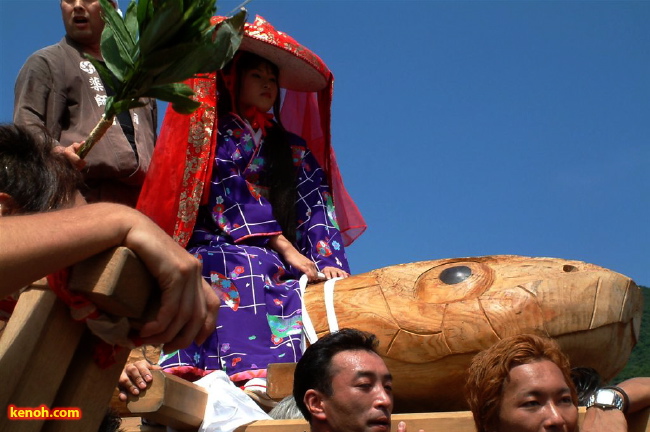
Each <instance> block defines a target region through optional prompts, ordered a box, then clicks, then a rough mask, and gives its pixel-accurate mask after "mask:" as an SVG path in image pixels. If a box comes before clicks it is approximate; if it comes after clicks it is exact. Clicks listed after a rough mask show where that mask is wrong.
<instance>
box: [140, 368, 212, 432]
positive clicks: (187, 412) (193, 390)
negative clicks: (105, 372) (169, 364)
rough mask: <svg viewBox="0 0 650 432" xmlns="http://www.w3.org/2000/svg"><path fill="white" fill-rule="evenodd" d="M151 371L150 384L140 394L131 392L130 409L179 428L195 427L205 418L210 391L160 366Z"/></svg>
mask: <svg viewBox="0 0 650 432" xmlns="http://www.w3.org/2000/svg"><path fill="white" fill-rule="evenodd" d="M151 375H152V377H153V381H152V383H151V385H150V386H149V388H147V389H146V390H143V391H141V393H140V395H138V396H129V402H128V403H127V408H128V409H129V411H131V413H133V414H136V415H139V416H141V417H144V418H146V419H147V420H151V421H154V422H156V423H160V424H164V425H168V426H171V427H173V428H174V429H177V430H187V429H190V430H196V429H197V428H198V427H199V426H200V425H201V423H202V422H203V416H204V414H205V405H206V404H207V402H208V393H207V391H206V390H205V389H204V388H202V387H200V386H198V385H196V384H193V383H191V382H189V381H186V380H184V379H181V378H178V377H176V376H174V375H171V374H168V373H165V372H162V371H160V370H154V371H151Z"/></svg>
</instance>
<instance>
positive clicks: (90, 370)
mask: <svg viewBox="0 0 650 432" xmlns="http://www.w3.org/2000/svg"><path fill="white" fill-rule="evenodd" d="M70 287H71V288H72V289H73V290H76V291H77V292H82V293H85V295H87V296H88V297H89V298H91V299H92V301H93V302H95V303H96V304H97V305H98V306H99V307H100V309H103V310H104V311H106V312H107V313H111V314H114V315H118V316H120V315H125V316H127V317H129V318H133V319H140V318H141V317H142V316H144V314H145V308H147V307H150V306H151V304H150V302H149V300H148V299H149V297H150V296H152V294H151V293H152V292H154V293H155V292H157V290H156V289H155V283H154V282H153V279H152V278H151V276H150V275H149V273H148V271H147V270H146V268H145V267H144V265H143V264H142V263H141V262H140V261H139V260H138V259H137V257H136V256H135V255H134V254H133V253H132V252H131V251H129V250H128V249H126V248H117V249H113V250H110V251H107V252H105V253H103V254H100V255H99V256H97V257H93V258H91V259H90V260H88V261H84V262H82V263H79V264H77V265H76V266H74V267H73V270H72V272H71V279H70ZM154 312H155V311H154ZM84 331H86V326H85V325H84V324H83V323H81V322H77V321H74V320H73V319H72V318H71V316H70V311H69V309H68V307H67V306H66V305H65V304H64V303H63V302H62V301H61V300H60V299H58V298H57V297H56V295H55V294H54V293H53V292H52V291H50V290H49V288H48V287H47V285H46V284H45V283H42V282H39V283H37V284H34V286H33V287H32V288H30V289H27V290H26V291H25V292H23V293H22V294H21V296H20V299H19V301H18V303H17V305H16V308H15V310H14V312H13V314H12V316H11V318H10V320H9V322H8V324H7V326H6V328H5V329H4V331H3V332H2V334H1V335H0V370H3V371H6V372H7V373H5V374H4V375H3V381H4V382H3V383H2V385H0V409H3V410H4V412H5V413H6V412H7V407H8V406H9V405H15V406H16V407H18V408H38V407H40V406H41V405H45V407H47V408H79V409H81V412H82V419H81V420H65V421H63V420H61V421H47V422H45V421H43V420H29V421H22V422H21V421H18V422H20V423H19V425H18V423H16V421H10V420H9V419H8V416H7V415H3V416H0V430H9V429H12V428H16V427H20V430H21V431H25V432H31V431H48V432H50V431H59V430H69V429H70V428H73V429H75V430H76V429H78V430H90V431H92V430H96V429H97V427H98V426H99V423H100V422H101V420H102V418H103V416H104V414H105V413H106V411H107V409H108V402H109V399H110V396H111V393H112V390H113V388H114V387H115V385H116V384H117V379H118V377H119V374H120V372H121V370H122V368H123V367H124V363H125V361H126V358H127V356H128V353H129V350H128V349H123V350H122V352H121V353H120V354H118V355H117V356H116V363H115V364H114V365H113V366H112V367H110V368H108V369H101V368H99V367H98V366H97V365H96V364H95V363H94V360H93V358H92V357H93V352H92V350H93V348H92V344H91V343H90V342H88V340H86V339H83V340H82V334H84ZM88 334H89V333H88ZM72 423H74V425H73V424H72Z"/></svg>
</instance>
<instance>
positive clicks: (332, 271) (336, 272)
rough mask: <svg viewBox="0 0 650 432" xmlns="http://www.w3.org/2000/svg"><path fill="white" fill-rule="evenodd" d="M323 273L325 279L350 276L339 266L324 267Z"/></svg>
mask: <svg viewBox="0 0 650 432" xmlns="http://www.w3.org/2000/svg"><path fill="white" fill-rule="evenodd" d="M323 274H324V275H325V277H326V278H327V279H334V278H346V277H348V276H350V274H349V273H348V272H346V271H344V270H341V269H340V268H337V267H325V268H324V269H323Z"/></svg>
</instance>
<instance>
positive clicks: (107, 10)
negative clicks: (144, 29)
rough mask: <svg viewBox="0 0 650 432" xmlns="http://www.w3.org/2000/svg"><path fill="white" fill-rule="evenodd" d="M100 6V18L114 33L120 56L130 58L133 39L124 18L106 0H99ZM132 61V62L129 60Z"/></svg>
mask: <svg viewBox="0 0 650 432" xmlns="http://www.w3.org/2000/svg"><path fill="white" fill-rule="evenodd" d="M99 2H100V4H101V6H102V18H103V19H104V21H105V22H106V26H108V27H109V28H110V29H111V30H112V31H113V33H114V35H115V41H116V42H117V45H118V47H119V48H120V50H121V51H123V53H122V58H124V59H130V58H131V53H132V52H133V48H134V47H135V40H134V39H132V38H131V35H130V34H129V32H128V30H127V29H126V25H125V24H124V20H123V19H122V17H121V16H120V15H119V14H118V13H117V10H115V8H114V7H113V5H112V4H111V3H109V2H108V0H99ZM131 63H132V62H131Z"/></svg>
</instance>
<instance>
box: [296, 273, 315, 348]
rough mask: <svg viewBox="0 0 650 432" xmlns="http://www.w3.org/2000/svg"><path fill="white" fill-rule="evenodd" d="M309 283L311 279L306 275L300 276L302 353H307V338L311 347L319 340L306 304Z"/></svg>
mask: <svg viewBox="0 0 650 432" xmlns="http://www.w3.org/2000/svg"><path fill="white" fill-rule="evenodd" d="M307 282H309V278H308V277H307V275H306V274H304V275H302V276H300V279H299V280H298V283H299V286H300V303H301V307H302V341H301V344H300V345H301V346H302V352H305V350H306V349H307V343H306V342H307V341H306V340H305V338H307V340H308V341H309V344H310V345H311V344H313V343H314V342H316V341H317V340H318V336H316V330H314V324H312V322H311V318H309V313H307V305H306V304H305V288H307Z"/></svg>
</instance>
